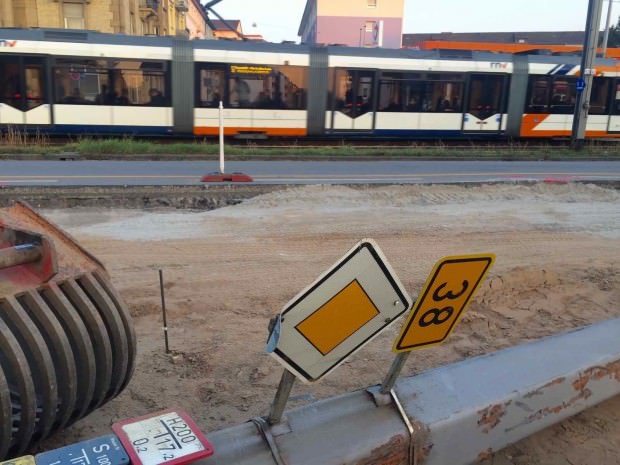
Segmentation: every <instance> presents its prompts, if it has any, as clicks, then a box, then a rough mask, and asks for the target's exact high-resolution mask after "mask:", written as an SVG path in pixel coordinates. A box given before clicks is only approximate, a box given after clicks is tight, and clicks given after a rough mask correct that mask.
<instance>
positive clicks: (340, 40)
mask: <svg viewBox="0 0 620 465" xmlns="http://www.w3.org/2000/svg"><path fill="white" fill-rule="evenodd" d="M404 9H405V2H404V0H339V1H337V2H336V1H333V0H308V1H307V3H306V9H305V10H304V15H303V17H302V20H301V24H300V26H299V32H298V35H299V36H301V41H302V43H306V44H339V45H348V46H350V47H379V46H381V47H385V48H400V47H401V41H402V34H403V15H404Z"/></svg>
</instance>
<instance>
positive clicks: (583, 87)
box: [575, 78, 586, 92]
mask: <svg viewBox="0 0 620 465" xmlns="http://www.w3.org/2000/svg"><path fill="white" fill-rule="evenodd" d="M575 87H576V88H577V92H583V91H584V90H586V81H585V80H583V79H582V78H579V79H577V84H575Z"/></svg>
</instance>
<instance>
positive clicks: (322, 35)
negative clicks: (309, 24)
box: [316, 16, 403, 48]
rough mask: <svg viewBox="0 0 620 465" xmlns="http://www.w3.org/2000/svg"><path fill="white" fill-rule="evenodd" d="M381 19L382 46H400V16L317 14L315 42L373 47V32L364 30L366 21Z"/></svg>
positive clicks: (401, 28)
mask: <svg viewBox="0 0 620 465" xmlns="http://www.w3.org/2000/svg"><path fill="white" fill-rule="evenodd" d="M380 20H383V47H384V48H400V47H401V43H402V30H403V20H402V18H372V17H369V18H363V17H343V16H319V17H318V18H317V37H316V43H319V44H343V45H348V46H350V47H359V46H361V47H373V46H375V47H376V46H377V45H376V43H375V42H374V35H373V32H372V31H370V32H368V31H366V23H367V22H368V21H376V22H377V23H378V22H379V21H380Z"/></svg>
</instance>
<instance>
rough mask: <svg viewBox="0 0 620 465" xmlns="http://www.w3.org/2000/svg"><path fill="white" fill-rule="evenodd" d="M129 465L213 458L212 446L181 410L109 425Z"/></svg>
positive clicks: (178, 464)
mask: <svg viewBox="0 0 620 465" xmlns="http://www.w3.org/2000/svg"><path fill="white" fill-rule="evenodd" d="M112 431H114V433H116V435H117V436H118V438H119V439H120V441H121V443H122V444H123V447H125V450H126V451H127V454H128V455H129V457H130V458H131V463H132V465H163V464H165V465H183V464H187V463H192V462H195V461H196V460H199V459H202V458H206V457H210V456H212V455H213V446H211V444H209V441H207V438H206V437H205V436H204V435H203V434H202V432H201V431H200V429H199V428H198V426H196V423H194V421H193V420H192V419H191V418H190V416H189V415H188V414H187V413H185V412H184V411H183V410H179V409H169V410H164V411H161V412H156V413H152V414H149V415H144V416H142V417H138V418H132V419H130V420H124V421H121V422H119V423H115V424H114V425H112Z"/></svg>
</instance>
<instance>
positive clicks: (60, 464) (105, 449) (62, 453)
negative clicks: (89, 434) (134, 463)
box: [35, 434, 129, 465]
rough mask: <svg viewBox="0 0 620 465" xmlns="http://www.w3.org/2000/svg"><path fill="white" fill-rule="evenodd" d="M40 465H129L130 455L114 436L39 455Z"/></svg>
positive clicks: (37, 456) (110, 435) (37, 460)
mask: <svg viewBox="0 0 620 465" xmlns="http://www.w3.org/2000/svg"><path fill="white" fill-rule="evenodd" d="M35 460H36V463H37V464H38V465H128V464H129V455H127V452H125V449H124V447H123V446H122V444H121V441H119V439H118V438H117V437H116V435H114V434H108V435H106V436H101V437H98V438H95V439H91V440H89V441H83V442H78V443H77V444H72V445H70V446H66V447H62V448H60V449H56V450H51V451H49V452H43V453H41V454H37V455H36V457H35Z"/></svg>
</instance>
